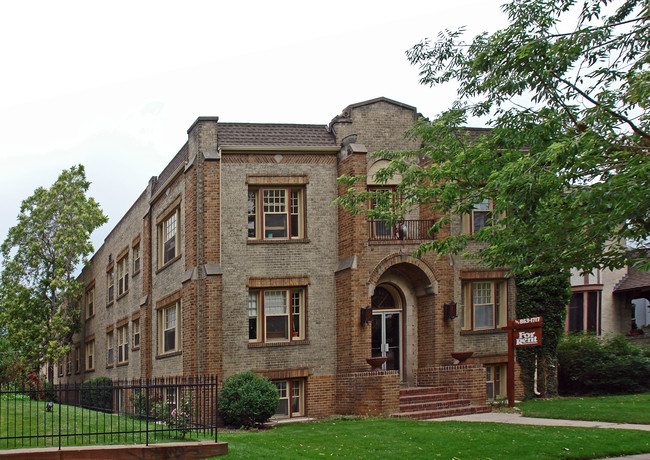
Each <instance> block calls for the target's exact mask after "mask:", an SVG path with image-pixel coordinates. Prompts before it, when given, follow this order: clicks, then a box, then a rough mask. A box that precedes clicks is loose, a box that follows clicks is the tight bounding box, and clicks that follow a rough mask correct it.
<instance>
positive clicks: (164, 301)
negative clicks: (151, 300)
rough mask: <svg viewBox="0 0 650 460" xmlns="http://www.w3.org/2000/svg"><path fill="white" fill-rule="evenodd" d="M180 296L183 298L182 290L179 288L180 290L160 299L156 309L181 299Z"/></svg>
mask: <svg viewBox="0 0 650 460" xmlns="http://www.w3.org/2000/svg"><path fill="white" fill-rule="evenodd" d="M180 298H181V290H180V289H179V290H178V291H174V292H172V293H171V294H168V295H166V296H165V297H163V298H162V299H160V300H159V301H158V302H156V310H158V309H160V308H163V307H166V306H167V305H169V304H170V303H172V302H176V301H177V300H180Z"/></svg>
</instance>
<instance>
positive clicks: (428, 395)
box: [391, 387, 492, 420]
mask: <svg viewBox="0 0 650 460" xmlns="http://www.w3.org/2000/svg"><path fill="white" fill-rule="evenodd" d="M399 410H400V411H399V412H398V413H396V414H392V415H391V416H392V417H406V418H412V419H416V420H426V419H430V418H440V417H451V416H455V415H468V414H478V413H482V412H490V411H491V410H492V409H491V408H490V406H486V405H483V406H472V405H471V404H470V401H469V399H460V397H459V396H458V393H454V392H449V391H448V390H447V388H445V387H414V388H402V389H401V390H400V392H399Z"/></svg>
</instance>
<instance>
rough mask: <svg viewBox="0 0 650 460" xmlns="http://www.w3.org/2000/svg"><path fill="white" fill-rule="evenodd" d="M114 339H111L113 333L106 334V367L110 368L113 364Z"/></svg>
mask: <svg viewBox="0 0 650 460" xmlns="http://www.w3.org/2000/svg"><path fill="white" fill-rule="evenodd" d="M114 349H115V348H114V339H113V331H110V332H107V333H106V365H107V366H112V365H113V362H114V361H115V358H114V356H115V355H114V351H113V350H114Z"/></svg>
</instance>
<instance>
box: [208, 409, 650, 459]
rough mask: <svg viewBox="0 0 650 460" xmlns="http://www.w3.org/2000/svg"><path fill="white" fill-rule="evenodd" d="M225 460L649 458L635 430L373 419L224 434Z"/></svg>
mask: <svg viewBox="0 0 650 460" xmlns="http://www.w3.org/2000/svg"><path fill="white" fill-rule="evenodd" d="M219 441H225V442H228V449H229V452H230V453H229V454H228V455H227V456H225V457H220V458H224V459H279V458H281V459H287V460H291V459H305V458H307V459H308V458H323V457H339V458H354V459H373V460H379V459H396V458H405V459H406V458H418V459H419V458H427V459H428V458H431V459H436V458H441V459H450V458H459V459H474V458H481V459H484V458H491V459H497V458H508V459H512V458H517V459H536V458H543V459H548V458H597V457H606V456H616V455H623V454H636V453H644V452H650V436H648V433H647V432H641V431H634V430H606V429H600V428H568V427H561V428H558V427H548V426H525V425H506V424H498V423H477V422H419V421H413V420H390V419H370V420H358V421H323V422H318V423H291V424H284V425H278V426H277V427H275V428H274V429H271V430H267V431H261V432H236V433H233V432H227V433H220V434H219Z"/></svg>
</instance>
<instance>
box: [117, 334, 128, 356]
mask: <svg viewBox="0 0 650 460" xmlns="http://www.w3.org/2000/svg"><path fill="white" fill-rule="evenodd" d="M128 360H129V327H128V326H122V327H118V328H117V362H118V364H120V363H125V362H127V361H128Z"/></svg>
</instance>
